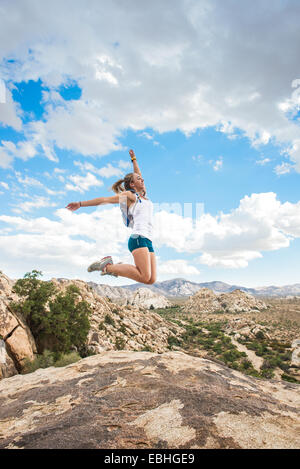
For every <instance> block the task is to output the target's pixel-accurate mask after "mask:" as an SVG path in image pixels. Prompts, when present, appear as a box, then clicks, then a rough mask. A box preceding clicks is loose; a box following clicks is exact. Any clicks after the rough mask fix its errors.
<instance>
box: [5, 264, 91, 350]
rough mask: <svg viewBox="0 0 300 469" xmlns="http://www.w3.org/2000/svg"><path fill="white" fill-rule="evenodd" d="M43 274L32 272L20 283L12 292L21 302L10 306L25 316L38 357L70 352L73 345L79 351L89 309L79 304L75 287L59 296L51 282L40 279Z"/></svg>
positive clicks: (87, 329) (85, 330)
mask: <svg viewBox="0 0 300 469" xmlns="http://www.w3.org/2000/svg"><path fill="white" fill-rule="evenodd" d="M41 275H42V273H41V272H39V271H37V270H33V271H32V272H31V273H27V274H25V276H24V278H23V279H19V280H17V282H16V283H15V285H14V289H13V290H14V291H15V293H17V294H18V295H19V296H20V297H21V299H20V300H19V302H14V303H12V304H11V308H12V310H13V311H14V312H16V313H19V314H21V315H22V316H23V317H24V319H25V321H26V323H27V325H28V327H29V329H30V330H31V332H32V334H33V337H34V339H35V341H36V344H37V348H38V352H39V354H42V353H43V351H44V350H46V349H48V350H50V351H52V352H61V353H68V352H70V351H71V349H72V346H75V347H76V348H77V350H78V351H79V352H80V349H81V348H82V347H84V346H85V343H86V339H87V335H88V331H89V329H90V323H89V315H90V314H91V309H90V306H89V305H88V303H87V302H86V301H78V296H79V294H80V291H79V289H78V288H77V287H76V286H75V285H70V286H68V287H67V289H66V291H65V293H59V294H58V291H57V289H56V288H55V286H54V284H53V283H52V282H44V281H41V280H39V279H38V277H39V276H41Z"/></svg>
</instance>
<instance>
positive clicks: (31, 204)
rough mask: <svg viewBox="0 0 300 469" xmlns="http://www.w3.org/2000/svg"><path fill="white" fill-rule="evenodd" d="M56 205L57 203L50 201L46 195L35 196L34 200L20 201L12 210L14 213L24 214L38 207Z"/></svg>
mask: <svg viewBox="0 0 300 469" xmlns="http://www.w3.org/2000/svg"><path fill="white" fill-rule="evenodd" d="M56 205H57V204H56V203H54V202H50V201H49V199H47V198H46V197H34V198H32V200H28V201H26V202H20V203H18V205H17V206H16V207H15V208H13V209H12V211H13V212H14V213H19V214H22V213H23V212H31V211H32V210H34V209H37V208H45V207H55V206H56Z"/></svg>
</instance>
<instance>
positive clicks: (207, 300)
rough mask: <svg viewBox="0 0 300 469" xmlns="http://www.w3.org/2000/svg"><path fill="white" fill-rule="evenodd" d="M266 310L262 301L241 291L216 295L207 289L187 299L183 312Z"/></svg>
mask: <svg viewBox="0 0 300 469" xmlns="http://www.w3.org/2000/svg"><path fill="white" fill-rule="evenodd" d="M266 308H267V305H266V304H265V303H264V302H263V301H261V300H258V299H257V298H255V297H254V296H252V295H250V294H249V293H245V292H243V291H241V290H234V291H232V292H230V293H223V294H221V295H216V294H215V293H213V292H212V291H211V290H209V289H208V288H202V289H201V290H199V291H198V292H197V293H195V295H193V296H190V297H189V299H188V300H187V302H186V303H185V305H184V307H183V311H185V312H187V313H188V312H192V313H197V312H203V313H214V312H224V313H226V312H230V313H243V312H251V311H261V310H263V309H266Z"/></svg>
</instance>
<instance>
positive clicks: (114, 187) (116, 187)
mask: <svg viewBox="0 0 300 469" xmlns="http://www.w3.org/2000/svg"><path fill="white" fill-rule="evenodd" d="M132 176H133V173H129V174H126V176H125V177H124V179H119V180H118V181H117V182H115V183H114V184H113V185H112V187H111V189H112V190H113V191H114V192H115V193H116V194H120V193H121V192H124V191H128V190H130V189H131V186H130V183H131V181H132ZM122 184H124V185H122Z"/></svg>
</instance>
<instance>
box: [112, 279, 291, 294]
mask: <svg viewBox="0 0 300 469" xmlns="http://www.w3.org/2000/svg"><path fill="white" fill-rule="evenodd" d="M119 288H123V289H124V290H128V291H135V289H136V288H139V287H138V285H137V284H133V285H126V286H123V287H119ZM146 288H149V289H150V290H152V291H154V292H156V293H158V294H160V295H165V296H167V297H172V296H173V297H187V296H190V295H194V293H196V292H197V291H198V290H200V289H201V288H208V289H209V290H212V291H213V292H214V293H217V294H218V293H230V292H232V291H234V290H241V291H244V292H246V293H249V294H250V295H254V296H266V297H268V296H270V297H286V296H288V295H289V296H297V295H300V283H295V284H294V285H284V286H281V287H278V286H274V285H271V286H267V287H256V288H248V287H244V286H242V285H230V284H228V283H225V282H219V281H214V282H202V283H196V282H190V281H188V280H185V279H183V278H174V279H171V280H165V281H163V282H156V283H154V284H153V285H147V287H146Z"/></svg>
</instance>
